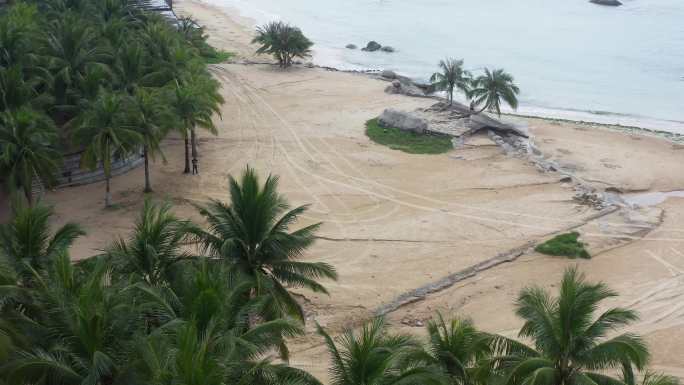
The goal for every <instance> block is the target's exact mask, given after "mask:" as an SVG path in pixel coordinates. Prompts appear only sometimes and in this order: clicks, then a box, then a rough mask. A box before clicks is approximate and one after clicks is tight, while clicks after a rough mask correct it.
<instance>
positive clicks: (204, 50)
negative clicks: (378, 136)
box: [0, 0, 676, 385]
mask: <svg viewBox="0 0 684 385" xmlns="http://www.w3.org/2000/svg"><path fill="white" fill-rule="evenodd" d="M276 38H278V39H279V40H278V39H276ZM302 38H303V35H301V31H299V30H298V29H296V28H294V27H291V26H288V25H282V24H274V25H271V26H270V27H269V26H266V27H264V28H263V29H261V30H260V31H259V34H258V37H257V39H259V41H260V42H261V43H262V44H263V46H264V47H265V48H263V52H268V53H272V54H273V55H274V56H275V57H276V58H277V59H278V61H279V63H280V64H281V65H282V66H284V67H287V66H289V65H290V64H291V63H292V59H293V58H294V57H297V56H303V55H306V53H307V52H308V49H309V47H310V45H311V44H310V42H309V41H308V40H302ZM0 39H1V41H2V51H1V52H0V64H1V67H0V87H1V88H0V92H1V94H0V103H1V105H0V108H1V110H2V112H1V114H0V130H1V131H0V149H1V152H0V162H1V163H0V164H1V165H2V171H3V176H4V178H5V179H6V181H8V182H9V183H10V185H11V186H12V187H13V188H15V189H18V190H20V191H21V192H22V193H23V194H24V195H25V196H26V200H27V203H28V204H25V203H22V202H19V201H17V203H15V205H14V207H13V215H12V219H11V220H10V222H9V223H7V224H4V225H0V292H1V293H2V296H1V297H0V384H1V385H63V384H68V385H71V384H82V385H124V384H125V385H136V384H141V385H142V384H145V385H148V384H149V385H152V384H154V385H176V384H183V385H223V384H245V385H246V384H255V385H261V384H263V385H271V384H273V385H275V384H283V385H289V384H292V385H307V384H319V381H318V380H317V379H316V378H314V377H313V376H312V375H310V374H309V373H307V372H306V371H303V370H301V369H298V368H294V367H291V366H289V365H288V357H289V351H288V347H287V342H288V339H289V338H292V337H295V336H298V335H301V334H303V332H304V323H305V320H306V318H307V317H306V314H305V309H303V308H302V306H301V304H300V303H299V302H298V301H297V299H296V296H295V295H294V293H293V292H292V290H293V289H304V290H309V291H313V292H318V293H325V294H327V290H326V288H325V287H324V286H323V284H322V283H321V281H322V280H325V279H332V280H335V279H337V273H336V271H335V269H334V268H333V267H332V266H330V265H328V264H326V263H321V262H307V261H303V260H302V257H303V256H304V254H305V252H306V251H307V249H308V248H309V247H310V246H311V245H312V244H313V242H314V241H315V239H316V232H317V230H318V228H319V226H320V224H313V225H309V226H305V227H301V228H299V229H296V230H291V229H290V227H292V226H293V225H295V224H296V222H297V220H298V218H299V217H300V216H301V215H303V214H305V213H306V210H307V206H301V207H296V208H291V207H290V206H289V205H288V203H287V201H286V199H285V197H284V196H282V195H281V194H279V193H278V178H277V177H275V176H269V177H268V178H266V180H263V181H262V180H260V178H259V177H258V175H257V174H256V172H255V171H254V170H253V169H250V168H247V169H246V170H245V171H244V172H243V174H242V175H241V176H240V178H239V179H233V178H232V177H231V178H230V180H229V185H228V195H229V201H228V202H221V201H211V202H209V203H208V204H206V205H202V206H198V211H199V214H200V215H201V216H202V217H203V218H204V222H205V224H204V225H198V224H196V223H193V222H191V221H188V220H184V219H181V218H178V217H176V216H175V215H174V214H173V212H172V207H171V206H170V205H169V204H167V203H155V202H153V201H151V200H148V201H146V202H145V204H144V206H143V208H142V210H141V212H140V215H139V217H138V219H137V220H136V223H135V226H134V229H133V231H132V232H131V233H130V234H129V235H128V236H127V237H125V238H121V239H119V240H118V241H116V242H114V243H113V244H110V245H107V246H106V247H105V248H104V250H103V252H102V253H101V254H100V255H96V256H93V257H92V258H89V259H87V260H84V261H81V262H79V263H76V264H74V263H72V261H71V260H70V257H69V250H70V248H71V246H72V245H73V244H74V242H75V241H76V240H77V239H78V238H79V237H80V236H82V235H83V234H84V232H83V230H82V229H81V227H80V226H78V225H77V224H73V223H68V224H66V225H64V226H61V227H59V228H56V229H53V228H51V226H50V222H51V216H52V210H51V209H50V208H49V207H46V206H44V205H42V204H40V203H36V202H32V196H31V191H30V189H31V187H30V186H31V185H32V183H33V182H32V180H33V178H36V177H38V178H41V179H43V180H45V181H49V180H51V178H52V177H53V176H54V173H55V171H56V170H57V168H58V165H59V154H60V151H58V150H56V149H57V148H61V147H60V146H66V147H68V146H81V147H83V148H84V149H85V154H84V157H83V158H84V162H86V164H89V165H91V166H92V165H96V164H101V165H102V167H103V168H104V170H105V173H106V174H107V173H108V172H109V169H110V167H111V162H112V159H113V158H112V157H114V156H121V155H122V154H126V153H128V152H131V151H135V149H136V148H141V149H142V152H143V154H144V156H145V157H146V166H147V165H148V162H147V157H153V156H156V155H158V156H162V157H163V154H161V151H160V146H159V142H160V140H161V138H163V137H164V135H166V134H167V133H168V132H169V130H177V131H179V132H180V134H181V136H182V138H183V139H184V142H185V146H184V148H185V164H184V166H185V170H184V171H186V172H187V171H189V161H190V158H191V157H193V158H196V157H197V151H198V149H197V142H196V140H197V133H196V130H197V129H198V128H200V127H202V128H206V129H208V130H209V131H211V132H213V131H214V130H215V129H214V127H213V125H212V123H211V116H212V114H213V113H215V112H217V106H218V105H219V104H220V103H221V98H220V96H219V94H218V91H217V84H216V83H215V82H214V81H213V80H212V79H211V77H210V76H209V74H208V73H207V70H206V63H207V61H208V60H212V58H216V57H218V56H220V54H219V53H217V52H215V51H214V50H213V49H212V48H211V47H209V46H208V45H207V44H206V42H205V38H204V36H203V35H202V31H201V29H198V28H197V27H196V26H195V25H194V24H193V23H192V22H191V21H189V20H182V21H181V23H180V25H179V26H178V28H175V27H170V26H169V24H167V23H166V22H165V21H163V20H161V19H160V18H159V17H157V16H154V15H149V14H145V13H140V12H138V11H135V10H134V9H133V8H131V7H129V4H128V3H127V2H126V1H123V0H98V1H83V2H81V1H78V0H65V1H48V2H41V3H39V4H37V5H31V4H28V3H20V4H17V5H14V6H12V7H11V8H9V10H7V11H6V13H5V14H4V15H2V17H1V18H0ZM288 39H294V41H296V42H297V43H296V44H295V47H294V49H289V48H288V47H289V45H288V43H287V42H288V41H289V40H288ZM304 39H305V38H304ZM447 67H448V66H447ZM499 75H500V74H497V73H496V71H495V72H493V73H488V74H485V75H483V76H485V77H487V76H489V77H492V78H493V77H496V76H499ZM442 80H444V79H442ZM504 80H505V79H504ZM511 80H512V79H511ZM504 83H506V82H505V81H504ZM445 84H447V86H448V84H449V82H448V81H447V82H446V83H445ZM453 84H455V86H458V87H459V88H460V86H459V85H458V84H456V83H453ZM471 84H475V85H479V86H480V88H482V89H486V88H487V86H486V84H487V83H486V79H484V78H483V79H482V80H481V81H477V82H473V83H471ZM451 89H452V90H453V87H451ZM511 90H512V88H511ZM469 92H471V90H470V89H469ZM472 92H473V93H472V95H475V97H476V98H477V99H476V100H481V101H478V104H484V105H485V106H486V107H485V108H491V109H494V110H498V108H496V105H495V104H492V103H490V102H487V97H488V96H486V95H487V94H486V93H485V91H472ZM491 96H492V98H494V97H496V93H492V95H491ZM492 100H493V99H492ZM504 100H505V98H504ZM145 175H146V181H145V189H146V190H149V189H150V187H151V186H150V181H149V172H148V170H147V167H146V173H145ZM107 186H109V174H107ZM107 192H109V188H108V187H107ZM108 200H109V194H108V195H107V201H108ZM615 295H616V294H615V293H614V292H613V291H611V290H610V289H608V288H607V287H606V286H605V285H603V284H600V283H599V284H594V283H589V282H587V281H586V280H585V279H584V277H583V276H582V275H581V274H580V273H578V272H577V271H576V270H573V269H571V270H568V271H567V272H566V273H565V276H564V277H563V280H562V282H561V285H560V290H559V293H558V295H557V296H553V295H551V294H550V293H548V292H547V291H546V290H544V289H542V288H538V287H530V288H527V289H524V290H523V291H522V292H521V293H520V295H519V297H518V300H517V302H516V311H517V314H518V315H519V316H520V318H522V320H523V321H524V323H523V327H522V329H521V330H520V333H519V335H520V337H521V339H522V341H518V340H515V339H510V338H505V337H503V336H499V335H495V334H490V333H486V332H483V331H480V330H478V329H477V328H476V327H475V325H474V324H473V323H472V322H471V321H469V320H467V319H464V318H458V317H455V318H449V317H443V316H442V315H440V314H438V315H437V316H436V317H435V319H434V320H433V321H431V322H429V323H428V326H427V336H428V338H427V340H425V341H421V340H419V339H416V338H415V337H412V336H408V335H403V334H397V333H392V332H390V331H389V330H388V328H387V324H386V322H385V320H384V319H383V318H375V319H373V320H371V321H370V322H368V323H367V324H365V325H363V326H362V327H361V328H360V330H348V331H345V332H343V333H342V334H341V335H340V336H338V337H334V336H331V335H330V331H326V330H325V329H324V328H322V327H320V326H319V325H316V326H317V330H318V333H319V334H320V337H321V339H322V340H323V342H324V343H325V345H326V346H327V348H328V350H329V353H330V359H331V364H330V379H331V383H332V384H334V385H389V384H397V385H398V384H407V385H411V384H415V385H422V384H445V385H456V384H458V385H478V384H483V385H484V384H502V385H503V384H505V385H637V383H638V384H642V385H672V384H675V383H676V380H675V379H674V378H672V377H669V376H666V375H662V374H658V373H652V372H649V371H647V369H646V368H647V363H648V359H649V354H648V349H647V347H646V345H645V344H644V342H643V341H642V339H641V338H640V337H639V336H637V335H633V334H628V333H627V334H619V333H618V332H617V329H619V328H620V327H622V326H625V325H628V324H629V323H631V322H633V321H634V320H636V319H637V315H636V314H635V313H634V312H633V311H631V310H628V309H622V308H612V309H608V310H606V311H604V312H601V313H599V312H598V310H597V309H598V308H599V305H600V304H601V302H602V301H604V300H606V299H608V298H610V297H614V296H615Z"/></svg>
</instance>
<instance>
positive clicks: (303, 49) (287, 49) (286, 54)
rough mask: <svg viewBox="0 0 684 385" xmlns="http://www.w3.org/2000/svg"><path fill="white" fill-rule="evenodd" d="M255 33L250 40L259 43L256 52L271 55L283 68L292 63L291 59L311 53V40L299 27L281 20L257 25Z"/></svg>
mask: <svg viewBox="0 0 684 385" xmlns="http://www.w3.org/2000/svg"><path fill="white" fill-rule="evenodd" d="M256 33H257V35H256V37H255V38H254V40H253V41H252V43H256V44H259V45H260V47H259V49H257V51H256V52H257V53H259V54H262V53H265V54H269V55H273V57H274V58H275V59H276V60H278V64H279V65H280V66H281V67H283V68H287V67H289V66H290V65H292V59H294V58H296V57H300V58H304V57H307V56H309V55H310V53H311V46H313V43H312V42H311V40H309V39H307V37H306V36H304V34H303V33H302V31H301V30H300V29H299V28H297V27H294V26H292V25H290V24H286V23H283V22H282V21H274V22H270V23H267V24H265V25H263V26H261V27H258V28H257V30H256Z"/></svg>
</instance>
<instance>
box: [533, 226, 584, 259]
mask: <svg viewBox="0 0 684 385" xmlns="http://www.w3.org/2000/svg"><path fill="white" fill-rule="evenodd" d="M578 238H579V233H578V232H576V231H573V232H571V233H567V234H561V235H557V236H555V237H553V238H551V239H549V240H548V241H546V242H544V243H542V244H540V245H537V247H535V248H534V250H535V251H537V252H539V253H542V254H546V255H554V256H561V257H570V258H577V257H579V258H586V259H589V258H591V256H590V255H589V252H588V251H587V250H586V249H585V248H584V243H582V242H580V241H579V240H578Z"/></svg>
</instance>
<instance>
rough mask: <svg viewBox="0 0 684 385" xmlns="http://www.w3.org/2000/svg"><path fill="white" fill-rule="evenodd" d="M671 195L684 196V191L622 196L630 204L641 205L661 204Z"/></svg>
mask: <svg viewBox="0 0 684 385" xmlns="http://www.w3.org/2000/svg"><path fill="white" fill-rule="evenodd" d="M671 197H678V198H684V191H668V192H647V193H634V194H624V195H622V196H621V198H622V200H623V201H624V202H625V203H627V204H628V205H630V206H639V207H650V206H655V205H659V204H661V203H663V202H665V201H666V200H667V198H671Z"/></svg>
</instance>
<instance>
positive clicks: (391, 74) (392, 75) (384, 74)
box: [380, 70, 397, 80]
mask: <svg viewBox="0 0 684 385" xmlns="http://www.w3.org/2000/svg"><path fill="white" fill-rule="evenodd" d="M380 76H382V77H383V78H385V79H390V80H394V79H396V78H397V74H396V72H394V71H390V70H383V71H382V72H381V73H380Z"/></svg>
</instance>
